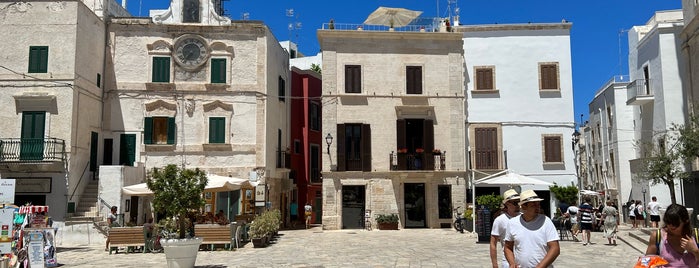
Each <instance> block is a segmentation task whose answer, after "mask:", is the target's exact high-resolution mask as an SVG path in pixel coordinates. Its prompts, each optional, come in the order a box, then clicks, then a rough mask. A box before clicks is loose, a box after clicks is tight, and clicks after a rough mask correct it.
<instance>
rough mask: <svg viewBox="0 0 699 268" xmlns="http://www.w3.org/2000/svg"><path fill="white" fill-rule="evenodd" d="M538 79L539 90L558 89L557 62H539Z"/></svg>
mask: <svg viewBox="0 0 699 268" xmlns="http://www.w3.org/2000/svg"><path fill="white" fill-rule="evenodd" d="M539 81H540V83H539V86H540V87H541V90H552V89H555V90H558V89H559V87H558V63H540V64H539Z"/></svg>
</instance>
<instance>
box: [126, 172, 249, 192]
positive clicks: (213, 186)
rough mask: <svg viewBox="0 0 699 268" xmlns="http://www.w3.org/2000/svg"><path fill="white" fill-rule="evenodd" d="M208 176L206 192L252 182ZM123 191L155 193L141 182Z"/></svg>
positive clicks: (232, 189)
mask: <svg viewBox="0 0 699 268" xmlns="http://www.w3.org/2000/svg"><path fill="white" fill-rule="evenodd" d="M206 178H207V179H208V182H207V183H206V187H204V191H206V192H228V191H235V190H239V189H240V187H242V186H243V185H250V182H249V181H248V180H246V179H241V178H235V177H226V176H219V175H211V174H209V175H206ZM121 192H122V193H124V194H126V195H135V196H145V195H152V194H153V191H151V190H150V189H148V185H147V184H146V183H139V184H134V185H129V186H125V187H122V188H121Z"/></svg>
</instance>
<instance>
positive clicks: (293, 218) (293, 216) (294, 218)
mask: <svg viewBox="0 0 699 268" xmlns="http://www.w3.org/2000/svg"><path fill="white" fill-rule="evenodd" d="M298 218H299V215H291V220H292V221H295V220H297V219H298Z"/></svg>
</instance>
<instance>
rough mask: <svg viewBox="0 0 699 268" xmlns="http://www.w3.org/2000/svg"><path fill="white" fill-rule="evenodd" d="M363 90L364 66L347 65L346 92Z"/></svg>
mask: <svg viewBox="0 0 699 268" xmlns="http://www.w3.org/2000/svg"><path fill="white" fill-rule="evenodd" d="M361 92H362V66H360V65H346V66H345V93H361Z"/></svg>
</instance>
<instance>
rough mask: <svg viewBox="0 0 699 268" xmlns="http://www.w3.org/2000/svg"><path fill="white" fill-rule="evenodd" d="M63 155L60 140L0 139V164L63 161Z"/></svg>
mask: <svg viewBox="0 0 699 268" xmlns="http://www.w3.org/2000/svg"><path fill="white" fill-rule="evenodd" d="M65 155H66V143H65V141H64V140H62V139H56V138H45V139H18V138H9V139H0V162H51V161H65V158H66V156H65Z"/></svg>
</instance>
